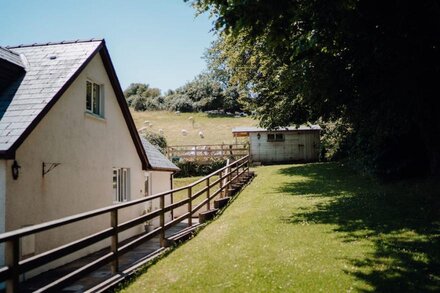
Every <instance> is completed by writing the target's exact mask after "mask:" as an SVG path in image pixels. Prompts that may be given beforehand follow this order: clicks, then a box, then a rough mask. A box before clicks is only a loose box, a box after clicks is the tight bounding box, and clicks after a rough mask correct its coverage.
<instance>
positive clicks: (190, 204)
mask: <svg viewBox="0 0 440 293" xmlns="http://www.w3.org/2000/svg"><path fill="white" fill-rule="evenodd" d="M188 199H189V201H188V213H189V215H188V226H189V227H191V226H192V187H191V186H190V187H188Z"/></svg>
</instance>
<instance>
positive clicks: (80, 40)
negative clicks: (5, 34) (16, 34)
mask: <svg viewBox="0 0 440 293" xmlns="http://www.w3.org/2000/svg"><path fill="white" fill-rule="evenodd" d="M102 41H104V39H96V38H92V39H78V40H68V41H61V42H47V43H33V44H20V45H18V46H6V47H3V48H6V49H16V48H25V47H40V46H51V45H65V44H76V43H89V42H102ZM9 51H10V50H9ZM11 52H12V51H11Z"/></svg>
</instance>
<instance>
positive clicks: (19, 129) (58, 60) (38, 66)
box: [0, 39, 150, 170]
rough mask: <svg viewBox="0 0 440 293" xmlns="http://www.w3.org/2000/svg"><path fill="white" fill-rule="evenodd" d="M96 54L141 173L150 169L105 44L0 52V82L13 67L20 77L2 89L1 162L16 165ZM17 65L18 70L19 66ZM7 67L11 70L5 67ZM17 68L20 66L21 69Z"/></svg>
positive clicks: (30, 47) (39, 46)
mask: <svg viewBox="0 0 440 293" xmlns="http://www.w3.org/2000/svg"><path fill="white" fill-rule="evenodd" d="M98 53H99V54H100V56H101V58H102V61H103V64H104V67H105V69H106V72H107V74H108V77H109V79H110V83H111V85H112V88H113V90H114V92H115V94H116V98H117V101H118V104H119V106H120V108H121V111H122V114H123V116H124V119H125V122H126V124H127V127H128V130H129V132H130V135H131V138H132V139H133V143H134V145H135V147H136V151H137V153H138V155H139V158H140V160H141V162H142V168H143V169H144V170H148V168H149V167H150V164H149V162H148V158H147V155H146V153H145V150H144V147H143V145H142V142H141V140H140V137H139V134H138V132H137V130H136V127H135V125H134V122H133V118H132V117H131V114H130V110H129V109H128V106H127V103H126V101H125V98H124V94H123V92H122V89H121V85H120V84H119V81H118V78H117V75H116V72H115V69H114V67H113V64H112V62H111V58H110V55H109V53H108V50H107V48H106V46H105V41H104V40H97V39H91V40H76V41H64V42H61V43H45V44H32V45H20V46H16V47H6V48H2V49H1V50H0V65H1V64H3V65H5V64H6V66H0V77H1V74H2V73H5V74H10V73H11V70H12V69H13V67H17V68H20V69H23V68H24V71H23V73H21V74H20V75H14V76H15V78H14V79H13V80H12V81H7V87H6V88H4V89H3V88H0V159H14V158H15V151H16V150H17V148H18V147H19V146H20V145H21V143H22V142H23V141H24V140H25V139H26V137H27V136H28V135H29V134H30V133H31V132H32V130H33V129H34V128H35V127H36V125H38V123H39V122H40V121H41V119H43V117H44V116H45V114H46V113H47V112H48V111H49V110H50V109H51V108H52V106H53V105H54V104H55V103H56V102H57V100H58V99H59V98H60V97H61V96H62V95H63V93H64V92H65V91H66V90H67V89H68V88H69V86H70V85H71V84H72V83H73V82H74V81H75V79H76V77H77V76H78V75H79V74H80V73H81V71H82V70H83V69H84V68H85V67H86V66H87V64H88V63H89V62H90V60H92V58H93V57H94V56H95V55H96V54H98ZM18 62H20V64H18ZM8 64H9V65H10V66H9V65H8ZM19 65H21V66H19Z"/></svg>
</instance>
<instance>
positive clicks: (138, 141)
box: [100, 40, 151, 171]
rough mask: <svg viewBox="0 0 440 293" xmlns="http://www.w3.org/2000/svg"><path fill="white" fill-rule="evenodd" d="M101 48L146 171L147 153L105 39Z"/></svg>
mask: <svg viewBox="0 0 440 293" xmlns="http://www.w3.org/2000/svg"><path fill="white" fill-rule="evenodd" d="M102 44H103V46H102V48H101V50H100V55H101V59H102V62H103V63H104V67H105V69H106V71H107V74H108V76H109V79H110V83H111V84H112V87H113V91H114V92H115V95H116V99H117V100H118V104H119V107H120V108H121V110H122V114H123V116H124V118H125V122H126V123H127V127H128V129H129V131H130V135H131V138H132V139H133V142H134V144H135V147H136V151H137V153H138V155H139V158H140V159H141V162H142V169H143V170H145V171H147V170H148V169H151V165H150V163H149V162H148V157H147V154H146V153H145V150H144V147H143V145H142V142H141V139H140V137H139V134H138V132H137V129H136V126H135V124H134V121H133V117H132V116H131V113H130V109H129V108H128V105H127V102H126V101H125V97H124V93H123V91H122V88H121V84H120V83H119V80H118V77H117V75H116V71H115V68H114V67H113V63H112V61H111V58H110V54H109V52H108V50H107V47H106V46H105V40H103V41H102Z"/></svg>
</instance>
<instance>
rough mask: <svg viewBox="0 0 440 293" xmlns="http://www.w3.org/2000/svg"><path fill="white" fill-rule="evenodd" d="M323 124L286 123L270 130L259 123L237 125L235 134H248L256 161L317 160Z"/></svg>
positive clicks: (240, 135)
mask: <svg viewBox="0 0 440 293" xmlns="http://www.w3.org/2000/svg"><path fill="white" fill-rule="evenodd" d="M320 133H321V127H319V126H318V125H311V126H300V127H298V128H297V127H290V126H289V127H283V128H278V129H274V130H268V129H264V128H259V127H247V126H246V127H235V128H233V129H232V134H233V135H234V137H236V138H238V137H249V154H250V155H251V160H252V161H253V162H261V163H263V164H265V163H269V164H271V163H283V162H316V161H318V160H319V150H320Z"/></svg>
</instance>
